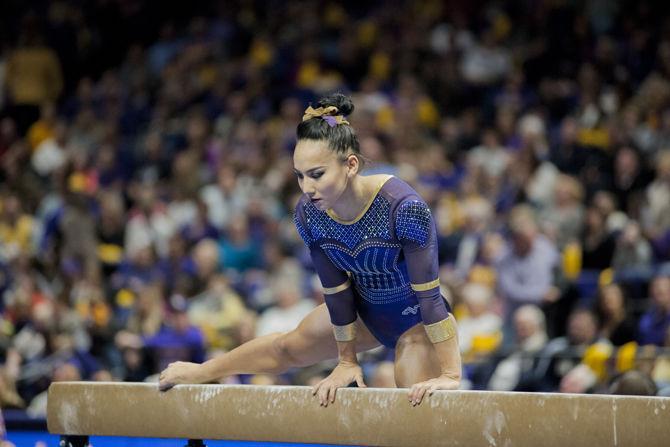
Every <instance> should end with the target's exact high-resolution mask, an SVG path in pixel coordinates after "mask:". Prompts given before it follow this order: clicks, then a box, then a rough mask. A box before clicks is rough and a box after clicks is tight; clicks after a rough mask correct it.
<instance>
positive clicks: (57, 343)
mask: <svg viewBox="0 0 670 447" xmlns="http://www.w3.org/2000/svg"><path fill="white" fill-rule="evenodd" d="M669 8H670V6H669V5H668V4H664V3H663V2H652V1H644V0H630V1H608V0H591V1H570V0H512V1H477V0H468V1H456V0H454V1H433V0H422V1H399V0H398V1H388V2H385V1H360V0H358V1H344V2H334V1H322V2H311V1H252V0H239V1H220V2H216V1H198V2H156V1H150V0H97V1H81V0H55V1H46V0H44V1H30V2H26V1H19V0H5V1H3V2H1V3H0V86H2V88H1V89H0V298H1V299H0V360H2V367H1V368H0V404H1V405H2V408H3V409H4V410H3V411H4V413H5V417H6V419H8V425H11V424H10V421H9V420H10V419H11V420H14V421H17V420H18V421H25V420H32V418H37V420H39V418H43V417H44V414H45V410H46V397H45V390H46V389H47V387H48V385H49V383H51V382H52V381H55V380H118V381H123V380H125V381H145V380H146V381H155V380H156V374H157V373H158V372H159V371H160V370H161V369H162V368H164V367H165V366H166V365H167V364H168V363H169V362H172V361H175V360H186V361H197V362H200V361H203V360H205V359H207V358H210V357H212V356H216V355H220V354H221V353H223V352H226V351H227V350H230V349H232V348H234V347H235V346H237V345H239V344H240V343H243V342H244V341H247V340H249V339H251V338H253V337H255V336H257V335H261V334H266V333H270V332H275V331H285V330H289V329H291V328H293V327H294V326H295V325H296V324H297V322H298V321H300V319H301V318H302V317H303V316H304V315H306V314H307V313H308V312H309V311H310V310H311V309H312V308H313V307H315V306H316V305H318V304H320V303H321V302H322V301H323V296H322V294H321V289H320V283H319V281H318V279H317V278H316V277H315V275H314V272H313V270H312V267H311V265H310V259H309V254H308V253H307V251H306V249H305V247H304V245H303V244H302V242H301V240H300V239H299V237H298V235H297V233H296V231H295V229H294V226H293V223H292V213H293V208H294V205H295V203H296V202H297V199H298V197H299V194H300V191H299V188H298V184H297V181H296V179H295V176H294V174H293V170H292V159H291V156H292V150H293V147H294V144H295V127H296V125H297V124H298V122H299V121H300V119H301V117H302V112H303V110H304V108H305V107H306V106H307V105H309V104H310V103H312V104H315V103H316V101H317V99H318V98H319V96H321V95H323V94H327V93H331V92H334V91H340V92H343V93H345V94H350V95H352V97H353V100H354V104H355V106H356V109H355V111H354V113H353V114H352V116H351V117H350V118H349V120H350V121H351V123H352V125H353V126H354V127H355V128H356V130H357V132H358V136H359V139H360V142H361V149H362V152H363V154H364V155H365V156H366V157H368V158H369V159H371V160H372V161H373V162H372V163H371V164H370V166H369V168H368V172H369V173H382V172H383V173H390V174H394V175H396V176H398V177H400V178H402V179H404V180H406V181H407V182H409V183H410V184H411V185H412V186H413V187H415V188H416V189H417V190H418V191H419V192H420V194H422V196H423V197H424V198H425V199H426V201H427V202H428V203H429V204H430V206H431V209H432V212H433V215H434V217H435V219H436V221H437V225H438V231H439V247H440V250H439V251H440V265H441V281H442V285H443V290H444V294H445V296H447V297H448V298H449V300H450V301H451V303H452V305H453V307H454V309H455V313H456V316H457V318H458V320H459V324H460V331H461V332H460V343H461V349H462V352H463V356H464V361H465V365H464V381H463V387H464V388H466V389H467V388H470V389H490V390H523V391H562V392H613V393H615V392H618V393H626V394H656V393H660V394H665V395H668V390H667V388H666V387H667V386H668V385H669V384H670V351H669V350H668V349H667V348H668V347H669V346H670V331H669V328H670V20H669V16H668V14H667V13H668V9H669ZM392 359H393V352H389V351H388V350H385V349H378V350H375V351H372V352H370V353H367V354H365V355H363V356H362V358H361V361H362V363H363V365H364V370H365V373H366V381H367V383H368V385H370V386H393V367H392V363H391V361H392ZM333 366H334V363H328V362H326V363H324V364H320V365H315V366H314V367H311V368H306V369H301V370H296V371H291V372H289V373H287V374H283V375H279V376H236V377H230V378H227V379H226V380H225V382H226V383H257V384H270V383H278V384H313V383H315V381H317V380H319V379H320V378H323V377H324V376H325V375H327V374H328V372H329V370H330V368H332V367H333ZM664 388H665V389H664Z"/></svg>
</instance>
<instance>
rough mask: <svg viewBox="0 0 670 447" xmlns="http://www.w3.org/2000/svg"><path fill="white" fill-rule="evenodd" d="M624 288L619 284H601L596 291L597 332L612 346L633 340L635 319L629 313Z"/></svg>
mask: <svg viewBox="0 0 670 447" xmlns="http://www.w3.org/2000/svg"><path fill="white" fill-rule="evenodd" d="M626 301H627V300H626V296H625V294H624V290H623V289H622V288H621V286H620V285H619V284H616V283H612V284H608V285H605V286H602V287H601V288H600V290H599V292H598V301H597V304H596V309H595V310H596V315H598V318H599V320H600V324H599V328H598V333H599V335H600V337H602V338H606V339H608V340H609V341H610V342H611V343H612V344H613V345H614V346H621V345H624V344H626V343H628V342H631V341H635V339H636V337H635V336H636V334H635V332H636V327H635V320H634V319H633V317H632V316H631V315H630V314H629V312H628V308H627V304H626Z"/></svg>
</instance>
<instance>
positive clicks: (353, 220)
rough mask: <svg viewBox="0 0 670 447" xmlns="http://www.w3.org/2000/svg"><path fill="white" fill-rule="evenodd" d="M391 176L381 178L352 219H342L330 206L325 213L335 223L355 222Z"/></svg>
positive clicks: (349, 223) (370, 204) (348, 223)
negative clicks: (368, 198)
mask: <svg viewBox="0 0 670 447" xmlns="http://www.w3.org/2000/svg"><path fill="white" fill-rule="evenodd" d="M392 178H393V176H392V175H389V176H388V177H386V178H385V179H383V180H382V181H381V182H380V183H379V185H378V186H377V187H376V188H375V192H374V194H372V196H371V197H370V200H368V203H366V204H365V206H364V207H363V210H362V211H361V212H360V213H358V216H356V217H354V218H353V219H351V220H346V219H342V218H341V217H339V216H338V215H337V214H336V213H335V211H333V210H332V209H331V208H329V209H327V210H326V213H328V216H329V217H330V218H331V219H333V220H334V221H335V222H337V223H341V224H343V225H351V224H355V223H356V222H358V221H359V220H361V217H363V216H364V215H365V213H367V211H368V209H370V207H371V206H372V202H374V201H375V198H376V197H377V194H379V191H380V190H381V189H382V187H383V186H384V185H385V184H386V182H388V181H389V180H390V179H392Z"/></svg>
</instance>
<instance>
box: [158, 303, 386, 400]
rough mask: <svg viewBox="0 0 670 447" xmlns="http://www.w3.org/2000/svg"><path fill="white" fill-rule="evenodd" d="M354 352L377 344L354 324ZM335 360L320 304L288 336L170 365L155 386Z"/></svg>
mask: <svg viewBox="0 0 670 447" xmlns="http://www.w3.org/2000/svg"><path fill="white" fill-rule="evenodd" d="M357 326H358V327H357V334H358V335H357V344H356V348H357V351H358V352H362V351H367V350H369V349H373V348H376V347H377V346H379V345H380V343H379V342H378V341H377V340H376V339H375V338H374V337H373V336H372V334H370V331H368V329H367V328H366V327H365V325H364V324H362V322H360V321H359V322H358V323H357ZM334 358H337V344H336V343H335V338H334V337H333V328H332V325H331V324H330V317H329V314H328V309H327V308H326V305H325V304H321V305H320V306H318V307H317V308H316V309H314V310H313V311H312V312H310V313H309V314H308V315H307V316H306V317H305V318H304V319H303V320H302V322H300V324H299V325H298V327H297V328H296V329H294V330H292V331H290V332H286V333H276V334H270V335H266V336H263V337H259V338H256V339H254V340H251V341H249V342H247V343H244V344H242V345H240V346H238V347H237V348H235V349H233V350H232V351H230V352H228V353H226V354H223V355H222V356H219V357H216V358H213V359H210V360H208V361H206V362H204V363H202V364H198V363H189V362H174V363H171V364H170V365H168V367H167V368H166V369H165V370H164V371H163V372H161V374H160V378H159V386H160V389H161V390H167V389H170V388H172V387H173V386H174V385H178V384H184V383H207V382H213V381H215V380H218V379H221V378H223V377H226V376H231V375H234V374H260V373H269V374H279V373H282V372H284V371H286V370H288V369H289V368H293V367H302V366H309V365H313V364H315V363H317V362H320V361H322V360H328V359H334Z"/></svg>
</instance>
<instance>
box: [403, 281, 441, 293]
mask: <svg viewBox="0 0 670 447" xmlns="http://www.w3.org/2000/svg"><path fill="white" fill-rule="evenodd" d="M410 285H411V286H412V290H414V291H415V292H425V291H426V290H430V289H434V288H435V287H438V286H439V285H440V278H438V279H435V280H433V281H431V282H424V283H422V284H410Z"/></svg>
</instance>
